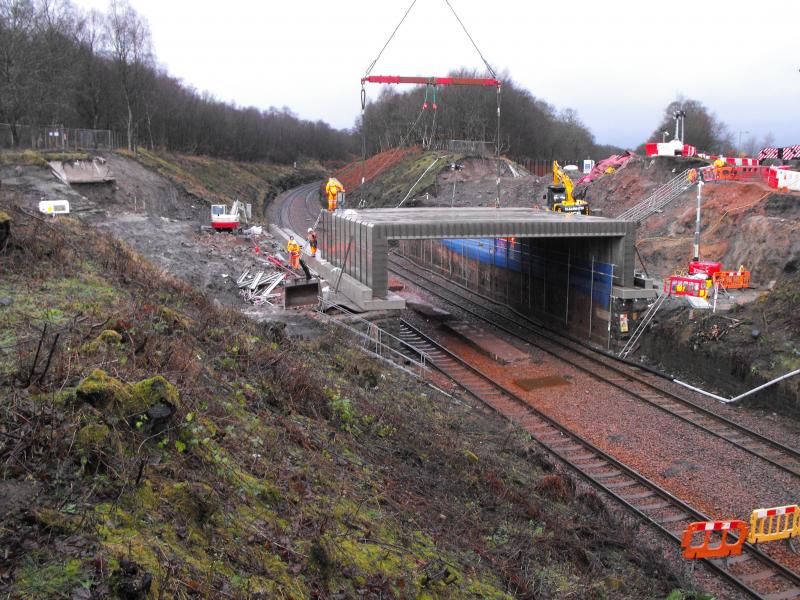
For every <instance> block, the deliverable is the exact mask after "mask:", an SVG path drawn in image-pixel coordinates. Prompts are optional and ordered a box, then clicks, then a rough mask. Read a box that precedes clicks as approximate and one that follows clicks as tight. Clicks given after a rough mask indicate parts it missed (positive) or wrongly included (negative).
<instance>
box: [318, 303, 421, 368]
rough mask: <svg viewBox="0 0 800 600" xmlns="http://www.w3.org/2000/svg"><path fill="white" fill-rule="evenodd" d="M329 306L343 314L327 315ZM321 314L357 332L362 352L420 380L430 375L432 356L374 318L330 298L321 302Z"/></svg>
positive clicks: (350, 330)
mask: <svg viewBox="0 0 800 600" xmlns="http://www.w3.org/2000/svg"><path fill="white" fill-rule="evenodd" d="M329 309H335V310H336V311H337V312H339V313H340V316H338V317H333V316H331V315H329V314H327V313H326V312H325V311H327V310H329ZM317 314H318V315H319V317H320V318H321V319H322V320H323V321H325V322H327V323H329V324H331V325H335V326H337V327H340V328H342V329H345V330H347V331H349V332H350V333H352V334H354V335H355V346H356V347H357V348H358V349H360V350H361V351H363V352H366V353H367V354H369V355H371V356H374V357H375V358H378V359H380V360H382V361H384V362H387V363H390V364H391V365H392V366H393V367H396V368H400V369H402V370H404V371H406V372H407V373H409V374H411V375H413V376H415V377H419V378H420V379H426V378H427V377H428V365H429V364H430V358H429V357H428V355H427V354H426V353H425V352H422V351H421V350H418V349H417V348H415V347H414V346H412V345H410V344H408V343H407V342H405V341H403V340H401V339H400V338H399V337H397V336H395V335H394V334H392V333H390V332H388V331H387V330H385V329H382V328H380V327H379V326H378V325H377V324H376V323H374V322H373V321H369V320H367V319H365V318H363V317H361V316H359V315H357V314H356V313H354V312H352V311H350V310H348V309H347V308H345V307H344V306H341V305H338V304H334V303H331V302H329V301H327V300H322V301H321V303H320V305H319V306H318V308H317Z"/></svg>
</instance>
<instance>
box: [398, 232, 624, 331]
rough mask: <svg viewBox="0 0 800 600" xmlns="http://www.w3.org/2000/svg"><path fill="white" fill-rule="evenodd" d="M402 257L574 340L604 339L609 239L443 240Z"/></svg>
mask: <svg viewBox="0 0 800 600" xmlns="http://www.w3.org/2000/svg"><path fill="white" fill-rule="evenodd" d="M400 253H401V254H403V255H405V256H407V257H408V258H411V259H413V260H415V261H418V262H421V263H424V264H425V266H427V267H429V268H432V269H433V270H435V271H437V272H440V273H442V275H444V276H445V277H447V278H448V279H451V280H453V281H455V282H457V283H460V284H461V285H463V286H465V287H467V288H469V289H471V290H473V291H476V292H478V293H480V294H483V295H485V296H488V297H490V298H492V299H493V300H496V301H499V302H502V303H504V304H508V305H509V306H511V307H513V308H514V309H516V310H518V311H519V312H521V313H523V314H527V315H530V316H532V317H535V318H537V319H538V320H540V321H542V322H545V323H546V324H549V325H551V326H553V327H557V328H559V329H566V330H569V331H570V332H571V333H573V334H575V335H576V336H579V337H583V338H589V339H592V340H593V341H595V342H596V343H598V344H603V345H605V344H606V343H607V341H608V331H609V319H610V308H611V295H612V285H613V280H614V265H613V264H611V263H610V262H608V261H607V260H601V259H603V258H606V259H607V258H609V257H610V256H611V252H610V250H609V248H608V243H607V240H603V239H602V238H600V239H583V240H581V239H574V238H572V239H568V238H561V239H553V238H547V239H541V238H458V239H452V238H445V239H441V240H419V241H404V242H402V243H401V244H400Z"/></svg>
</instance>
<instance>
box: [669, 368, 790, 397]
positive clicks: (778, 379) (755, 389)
mask: <svg viewBox="0 0 800 600" xmlns="http://www.w3.org/2000/svg"><path fill="white" fill-rule="evenodd" d="M798 373H800V369H797V370H795V371H792V372H791V373H786V374H785V375H781V376H780V377H776V378H775V379H773V380H771V381H768V382H767V383H764V384H762V385H760V386H758V387H755V388H753V389H752V390H750V391H749V392H745V393H744V394H739V395H738V396H735V397H733V398H723V397H722V396H717V395H716V394H712V393H711V392H707V391H705V390H701V389H700V388H698V387H694V386H693V385H689V384H688V383H685V382H683V381H679V380H677V379H673V380H672V381H673V382H674V383H677V384H678V385H682V386H683V387H685V388H688V389H690V390H692V391H694V392H697V393H698V394H703V395H704V396H708V397H710V398H714V399H715V400H719V401H720V402H723V403H725V404H733V403H735V402H738V401H739V400H741V399H742V398H746V397H747V396H750V395H752V394H755V393H756V392H760V391H761V390H763V389H764V388H767V387H770V386H771V385H775V384H776V383H778V382H779V381H783V380H784V379H789V377H793V376H794V375H797V374H798Z"/></svg>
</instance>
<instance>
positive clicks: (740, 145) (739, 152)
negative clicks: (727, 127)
mask: <svg viewBox="0 0 800 600" xmlns="http://www.w3.org/2000/svg"><path fill="white" fill-rule="evenodd" d="M743 133H750V132H749V131H740V132H739V145H738V146H736V153H737V154H738V155H740V156H741V154H742V134H743Z"/></svg>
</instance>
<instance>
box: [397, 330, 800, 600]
mask: <svg viewBox="0 0 800 600" xmlns="http://www.w3.org/2000/svg"><path fill="white" fill-rule="evenodd" d="M399 336H400V338H401V339H402V340H403V341H404V342H406V343H408V344H410V345H411V346H413V347H415V348H417V349H418V350H420V351H423V352H425V353H426V354H427V355H428V357H429V359H430V364H432V365H433V366H434V367H435V368H436V369H438V370H439V371H441V372H442V373H444V374H445V375H447V376H448V377H449V378H451V379H452V380H453V381H457V382H458V383H459V384H460V385H461V386H462V387H463V388H464V389H466V390H467V391H468V392H469V393H470V394H472V395H473V396H475V397H476V398H478V399H479V400H480V401H482V402H484V403H485V404H487V405H488V406H490V407H491V408H493V409H494V410H496V411H497V412H498V413H500V414H501V415H503V416H505V417H507V418H509V419H511V420H513V421H515V422H516V423H518V424H520V425H521V426H522V427H523V428H524V429H525V430H526V431H528V432H530V433H531V434H532V435H534V436H535V437H536V439H537V440H538V441H539V443H540V444H542V445H543V446H544V447H546V448H547V449H548V450H549V451H550V452H552V453H553V454H554V455H556V456H557V457H558V458H559V459H560V460H562V461H563V462H564V463H566V464H568V465H570V466H571V467H572V468H574V469H575V470H576V471H578V472H579V473H580V474H581V476H583V477H584V478H585V479H587V480H588V481H590V482H592V483H593V484H594V485H596V486H598V487H600V488H601V489H603V490H604V491H605V492H606V493H608V494H609V495H611V496H612V497H613V498H615V499H616V500H617V501H618V502H620V503H622V504H623V505H624V506H626V507H627V508H628V509H629V510H631V511H633V512H635V513H636V514H637V515H638V516H639V517H640V518H642V519H644V520H646V521H647V522H648V523H650V524H651V525H653V526H655V527H656V528H658V529H659V530H660V531H661V532H662V533H663V534H664V535H666V536H667V537H668V538H669V539H671V540H673V542H676V543H678V544H680V541H681V536H682V532H683V530H684V529H685V528H686V525H688V524H689V523H690V522H692V521H707V520H710V519H709V517H707V516H706V515H704V514H702V513H700V512H698V511H697V510H695V509H693V508H692V507H690V506H689V505H687V504H686V503H684V502H682V501H681V500H679V499H678V498H676V497H675V496H673V495H672V494H670V493H669V492H668V491H666V490H665V489H663V488H662V487H660V486H658V485H657V484H655V483H653V482H652V481H650V480H648V479H647V478H645V477H643V476H642V475H639V474H638V473H636V472H635V471H634V470H632V469H630V468H629V467H627V466H625V465H624V464H623V463H621V462H619V461H617V460H616V459H614V458H613V457H611V456H610V455H608V454H607V453H605V452H603V451H602V450H600V449H599V448H597V447H596V446H594V445H593V444H591V443H589V442H587V441H586V440H584V439H582V438H581V437H579V436H578V435H576V434H575V433H573V432H572V431H570V430H569V429H567V428H566V427H564V426H562V425H560V424H559V423H558V422H556V421H555V420H553V419H551V418H550V417H548V416H547V415H545V414H544V413H541V412H539V411H538V410H536V409H535V408H533V407H532V406H531V405H529V404H528V403H527V402H525V400H524V399H523V398H522V397H520V396H518V395H517V394H516V393H514V392H513V391H512V390H510V389H508V388H506V387H505V386H503V385H502V384H500V383H497V382H496V381H494V380H493V379H492V378H491V377H489V376H488V375H486V374H484V373H482V372H481V371H480V370H479V369H477V368H475V367H473V366H472V365H470V364H469V363H467V362H466V361H464V360H463V359H461V358H460V357H458V356H456V355H455V354H453V353H452V352H450V351H449V350H447V349H446V348H444V347H443V346H442V345H440V344H439V343H438V342H436V341H434V340H433V339H431V338H430V337H428V336H427V335H426V334H424V333H423V332H422V331H420V330H418V329H416V328H415V327H414V326H413V325H411V324H409V323H407V322H406V321H401V326H400V334H399ZM705 562H706V563H707V564H708V565H709V566H710V567H711V569H712V570H714V571H715V572H717V573H718V574H719V575H721V576H722V577H724V578H725V579H727V580H729V581H730V582H732V583H733V584H734V585H736V586H737V587H738V588H740V589H741V590H742V591H744V592H746V593H748V594H750V595H751V596H753V597H754V598H762V599H765V600H789V599H792V598H798V597H800V576H799V575H797V574H795V573H794V572H792V571H790V570H789V569H787V568H786V567H784V566H782V565H781V564H780V563H778V562H776V561H774V560H772V559H771V558H770V557H768V556H766V555H765V554H763V553H762V552H761V551H759V550H758V549H757V548H755V547H753V546H750V545H747V544H746V545H745V546H744V548H743V552H742V554H741V555H739V556H736V557H730V558H728V559H706V560H705Z"/></svg>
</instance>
